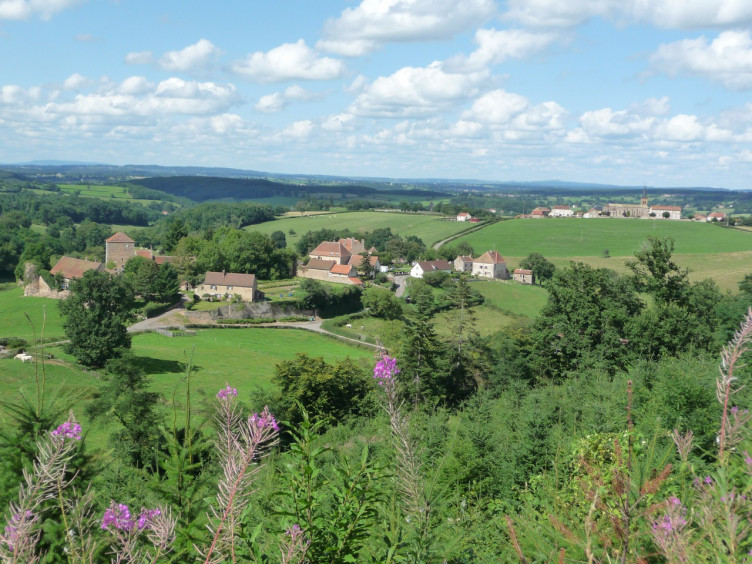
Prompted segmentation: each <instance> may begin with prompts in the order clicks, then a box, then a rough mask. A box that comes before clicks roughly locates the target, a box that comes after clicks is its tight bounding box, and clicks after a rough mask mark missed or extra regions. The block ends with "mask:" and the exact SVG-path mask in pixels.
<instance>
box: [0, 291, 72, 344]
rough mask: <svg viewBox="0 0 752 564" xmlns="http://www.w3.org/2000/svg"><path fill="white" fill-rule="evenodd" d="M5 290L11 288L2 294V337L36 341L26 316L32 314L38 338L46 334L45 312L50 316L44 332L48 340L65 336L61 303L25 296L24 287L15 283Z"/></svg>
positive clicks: (0, 330)
mask: <svg viewBox="0 0 752 564" xmlns="http://www.w3.org/2000/svg"><path fill="white" fill-rule="evenodd" d="M4 287H5V288H8V289H6V290H3V291H0V337H21V338H22V339H27V340H31V339H33V337H34V331H33V330H32V326H31V324H30V323H29V321H28V320H27V319H26V315H25V314H28V315H29V317H30V318H31V321H32V322H33V323H34V328H35V329H36V333H37V338H38V337H39V336H40V334H41V331H42V322H43V320H44V316H45V313H46V315H47V321H46V323H45V330H44V338H45V340H46V341H49V340H51V339H55V338H62V337H64V335H65V333H64V332H63V322H62V318H61V317H60V310H59V309H58V306H57V304H58V301H57V300H51V299H49V298H34V297H27V296H24V295H23V288H21V287H19V286H16V285H15V284H13V285H10V284H8V285H5V286H4Z"/></svg>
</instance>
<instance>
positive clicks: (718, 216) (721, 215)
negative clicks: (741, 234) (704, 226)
mask: <svg viewBox="0 0 752 564" xmlns="http://www.w3.org/2000/svg"><path fill="white" fill-rule="evenodd" d="M707 217H709V218H711V219H713V218H716V219H723V218H725V217H726V214H725V213H723V212H710V213H709V214H708V216H707Z"/></svg>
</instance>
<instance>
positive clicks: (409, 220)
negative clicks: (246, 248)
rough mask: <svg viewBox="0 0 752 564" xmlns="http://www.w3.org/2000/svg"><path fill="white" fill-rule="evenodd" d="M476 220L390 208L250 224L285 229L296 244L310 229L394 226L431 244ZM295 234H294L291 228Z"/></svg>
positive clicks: (269, 229) (268, 230)
mask: <svg viewBox="0 0 752 564" xmlns="http://www.w3.org/2000/svg"><path fill="white" fill-rule="evenodd" d="M474 225H475V224H468V223H460V222H456V221H448V220H446V219H442V218H440V217H439V216H435V215H425V214H413V213H387V212H383V213H382V212H344V213H331V214H325V215H313V216H308V217H306V216H303V217H287V218H283V219H277V220H275V221H267V222H266V223H260V224H258V225H251V226H248V227H246V229H247V230H250V231H260V232H261V233H265V234H267V235H268V234H270V233H272V232H273V231H282V232H283V233H284V234H285V236H286V237H287V244H288V246H290V245H291V244H294V243H295V242H296V241H297V240H298V238H299V237H300V236H301V235H304V234H305V233H307V232H308V231H318V230H320V229H324V228H326V229H350V230H352V231H355V232H359V233H362V232H365V231H373V230H374V229H378V228H383V227H390V228H391V229H392V233H397V234H399V235H401V236H402V237H407V236H408V235H416V236H418V237H420V239H422V240H423V242H424V243H425V244H426V245H427V246H430V245H431V244H433V243H435V242H437V241H440V240H441V239H444V238H445V237H449V236H450V235H454V234H455V233H460V232H462V231H464V230H466V229H468V228H470V227H473V226H474ZM291 229H292V230H293V231H295V235H290V234H289V232H290V230H291Z"/></svg>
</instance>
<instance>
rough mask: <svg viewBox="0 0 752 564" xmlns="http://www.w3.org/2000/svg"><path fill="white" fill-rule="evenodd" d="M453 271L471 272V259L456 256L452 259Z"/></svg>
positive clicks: (464, 256)
mask: <svg viewBox="0 0 752 564" xmlns="http://www.w3.org/2000/svg"><path fill="white" fill-rule="evenodd" d="M454 269H455V270H456V271H457V272H472V271H473V257H469V256H466V255H461V256H458V257H457V258H456V259H454Z"/></svg>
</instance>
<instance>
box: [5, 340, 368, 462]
mask: <svg viewBox="0 0 752 564" xmlns="http://www.w3.org/2000/svg"><path fill="white" fill-rule="evenodd" d="M48 352H51V353H53V354H54V355H55V357H56V358H55V359H53V360H52V361H50V362H48V364H46V365H45V371H46V374H47V394H46V396H47V397H51V395H52V394H53V393H54V392H55V391H57V390H58V389H59V388H60V387H61V386H62V387H63V389H64V390H66V391H76V392H79V393H81V394H82V396H83V398H82V399H81V400H79V401H78V402H77V403H76V404H74V406H73V408H74V410H75V413H76V416H77V417H78V418H79V419H80V420H81V421H82V423H83V424H84V428H86V427H87V426H86V423H87V421H86V418H85V416H84V408H85V404H86V399H87V398H90V397H92V396H93V394H95V393H96V391H97V390H98V389H99V388H100V386H101V381H100V376H99V374H98V373H97V372H87V371H84V370H82V369H80V368H77V367H75V366H73V365H72V364H71V363H72V359H71V358H70V357H69V356H68V355H66V354H65V353H63V352H62V350H61V349H59V348H50V349H49V350H48ZM298 352H301V353H308V354H309V355H311V356H322V357H324V359H326V360H327V361H328V362H335V361H338V360H341V359H343V358H345V357H348V356H349V357H351V358H354V359H363V362H364V363H366V364H367V365H368V366H370V365H371V364H372V362H373V352H372V351H370V350H366V349H361V348H357V347H351V346H350V345H347V344H345V343H342V342H341V341H337V340H335V339H331V338H328V337H325V336H322V335H317V334H315V333H311V332H309V331H301V330H295V329H261V328H243V329H207V330H199V331H198V332H197V334H196V336H194V337H174V338H169V337H164V336H162V335H159V334H157V333H145V334H141V335H136V336H134V338H133V353H134V354H135V356H136V363H137V364H138V365H139V366H140V367H141V368H143V369H144V371H145V372H146V373H147V374H148V375H149V377H150V379H151V384H152V385H151V389H152V390H154V391H157V392H159V393H161V394H162V395H164V396H165V398H167V400H168V402H167V403H168V405H169V404H171V401H172V398H173V394H175V397H176V401H177V402H178V407H179V408H180V407H183V404H182V401H183V397H184V387H183V386H184V376H185V362H186V360H187V359H189V358H190V357H191V355H193V364H194V374H193V377H192V379H191V383H192V390H193V392H194V399H195V401H196V406H199V404H200V402H201V400H202V398H207V399H209V400H211V399H213V398H214V394H215V393H216V391H217V390H218V389H219V388H222V387H224V385H225V383H228V382H229V383H230V384H231V385H232V386H233V387H236V388H238V390H239V391H240V393H241V395H242V397H243V398H247V397H248V394H250V393H251V392H253V391H254V390H256V389H266V390H268V389H270V388H271V387H272V386H273V385H272V383H271V377H272V375H273V374H274V367H275V366H276V365H277V364H278V363H279V362H281V361H283V360H288V359H292V358H294V357H295V354H296V353H298ZM40 370H41V368H40ZM0 374H2V378H0V394H1V395H2V397H3V398H5V399H7V400H11V401H13V400H15V399H18V398H19V392H20V390H21V389H23V390H24V392H25V393H26V394H27V396H30V397H33V396H34V394H35V390H36V388H35V385H34V364H31V363H26V364H24V363H22V362H20V361H18V360H14V359H0ZM5 419H6V417H5V416H4V415H3V413H2V412H0V424H2V422H3V421H5ZM110 432H111V429H108V428H107V427H102V426H101V425H100V426H98V427H97V428H96V429H93V430H92V432H91V435H90V439H91V444H92V446H93V447H95V448H101V447H103V446H104V445H105V444H106V438H107V435H108V434H109V433H110Z"/></svg>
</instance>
